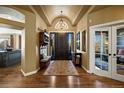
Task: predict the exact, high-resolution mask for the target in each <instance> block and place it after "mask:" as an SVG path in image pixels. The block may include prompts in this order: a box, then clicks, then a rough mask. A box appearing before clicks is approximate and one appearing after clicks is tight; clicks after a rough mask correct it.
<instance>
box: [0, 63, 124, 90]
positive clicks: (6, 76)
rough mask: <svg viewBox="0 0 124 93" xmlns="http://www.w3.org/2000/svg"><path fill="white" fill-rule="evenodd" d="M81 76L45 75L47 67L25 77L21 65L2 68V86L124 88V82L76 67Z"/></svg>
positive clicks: (0, 75)
mask: <svg viewBox="0 0 124 93" xmlns="http://www.w3.org/2000/svg"><path fill="white" fill-rule="evenodd" d="M76 69H77V71H78V73H79V74H80V75H79V76H45V75H43V73H44V71H45V70H46V68H44V69H42V70H40V71H39V72H38V73H37V74H34V75H31V76H28V77H24V76H23V75H22V74H21V72H20V66H18V65H17V66H13V67H8V68H0V87H1V88H2V87H3V88H4V87H5V88H8V87H10V88H20V87H21V88H96V87H98V88H124V83H123V82H119V81H116V80H112V79H109V78H105V77H100V76H96V75H92V74H88V73H86V72H85V71H84V70H83V69H82V68H80V67H76Z"/></svg>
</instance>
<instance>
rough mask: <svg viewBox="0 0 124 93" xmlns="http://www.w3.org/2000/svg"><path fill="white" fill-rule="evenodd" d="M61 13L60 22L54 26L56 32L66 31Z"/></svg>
mask: <svg viewBox="0 0 124 93" xmlns="http://www.w3.org/2000/svg"><path fill="white" fill-rule="evenodd" d="M60 12H61V18H60V20H59V21H58V22H57V23H56V25H55V29H57V30H67V29H68V24H67V23H66V22H65V21H64V20H63V19H62V16H63V15H62V13H63V11H60Z"/></svg>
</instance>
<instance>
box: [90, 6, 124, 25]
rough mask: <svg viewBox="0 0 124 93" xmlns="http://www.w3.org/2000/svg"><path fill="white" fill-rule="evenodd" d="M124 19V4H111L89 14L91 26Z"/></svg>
mask: <svg viewBox="0 0 124 93" xmlns="http://www.w3.org/2000/svg"><path fill="white" fill-rule="evenodd" d="M121 19H124V6H110V7H108V8H104V9H101V10H99V11H96V12H93V13H91V14H90V15H89V20H90V21H91V22H90V23H89V25H90V26H92V25H97V24H103V23H107V22H112V21H117V20H121Z"/></svg>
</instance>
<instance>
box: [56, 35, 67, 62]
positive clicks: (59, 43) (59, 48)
mask: <svg viewBox="0 0 124 93" xmlns="http://www.w3.org/2000/svg"><path fill="white" fill-rule="evenodd" d="M55 38H56V39H55V59H57V60H59V59H61V60H67V59H68V52H69V49H68V47H69V46H68V36H67V33H57V34H56V36H55Z"/></svg>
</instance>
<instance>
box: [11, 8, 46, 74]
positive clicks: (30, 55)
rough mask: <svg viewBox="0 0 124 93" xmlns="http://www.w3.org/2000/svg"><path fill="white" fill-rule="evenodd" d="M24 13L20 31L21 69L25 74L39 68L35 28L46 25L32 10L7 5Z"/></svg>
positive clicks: (44, 27) (43, 27)
mask: <svg viewBox="0 0 124 93" xmlns="http://www.w3.org/2000/svg"><path fill="white" fill-rule="evenodd" d="M9 7H11V8H13V9H16V10H17V11H19V12H21V13H23V14H24V15H25V26H24V27H25V28H24V29H23V31H22V62H21V69H22V71H23V72H24V73H25V74H27V73H29V72H32V71H36V70H38V68H39V53H38V48H39V47H38V43H39V42H38V32H37V28H38V27H40V28H41V29H46V28H47V26H46V25H45V23H44V22H43V20H42V19H41V18H40V17H39V16H38V15H36V14H35V13H33V12H30V11H27V10H24V9H23V8H19V7H18V6H17V7H16V6H9Z"/></svg>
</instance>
